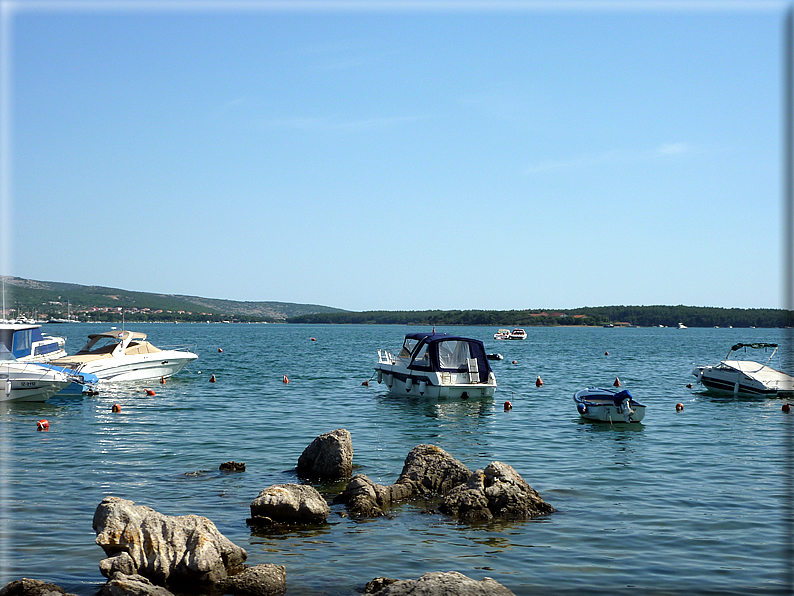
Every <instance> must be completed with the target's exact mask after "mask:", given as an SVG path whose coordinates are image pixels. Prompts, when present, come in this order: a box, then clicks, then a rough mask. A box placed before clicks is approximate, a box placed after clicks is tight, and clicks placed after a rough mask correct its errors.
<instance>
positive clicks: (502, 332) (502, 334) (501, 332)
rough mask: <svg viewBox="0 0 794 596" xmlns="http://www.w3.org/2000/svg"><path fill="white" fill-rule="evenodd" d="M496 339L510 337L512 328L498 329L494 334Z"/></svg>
mask: <svg viewBox="0 0 794 596" xmlns="http://www.w3.org/2000/svg"><path fill="white" fill-rule="evenodd" d="M493 338H494V339H510V329H497V330H496V333H494V334H493Z"/></svg>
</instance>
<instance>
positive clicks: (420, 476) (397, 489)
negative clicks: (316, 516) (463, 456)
mask: <svg viewBox="0 0 794 596" xmlns="http://www.w3.org/2000/svg"><path fill="white" fill-rule="evenodd" d="M470 475H471V472H470V471H469V469H468V468H467V467H466V466H464V465H463V464H462V463H461V462H459V461H458V460H456V459H455V458H453V457H452V456H451V455H449V454H448V453H447V452H446V451H444V450H443V449H441V447H436V446H435V445H417V446H416V447H414V448H413V449H412V450H411V451H410V453H409V454H408V456H407V457H406V458H405V465H404V466H403V471H402V473H401V474H400V477H399V478H398V479H397V482H395V483H394V484H392V485H390V486H384V485H381V484H376V483H374V482H372V481H371V480H370V479H369V478H367V477H366V476H364V475H357V476H355V477H353V479H352V480H351V481H350V482H349V483H348V485H347V486H346V487H345V490H344V491H343V492H342V494H341V495H339V496H338V497H337V498H336V499H335V500H336V501H337V502H340V503H345V504H346V505H347V508H348V510H349V511H350V513H351V515H355V516H359V517H378V516H380V515H384V512H383V510H384V508H387V507H389V506H390V505H392V504H393V503H396V502H397V501H403V500H405V499H410V498H411V497H414V496H416V495H421V494H430V493H444V492H446V491H448V490H451V489H452V488H453V487H455V486H457V485H458V484H462V483H463V482H465V481H466V479H467V478H468V477H469V476H470Z"/></svg>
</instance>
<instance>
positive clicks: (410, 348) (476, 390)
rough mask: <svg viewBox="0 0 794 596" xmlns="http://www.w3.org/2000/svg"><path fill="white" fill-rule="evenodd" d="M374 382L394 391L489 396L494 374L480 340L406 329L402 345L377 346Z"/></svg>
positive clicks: (420, 394)
mask: <svg viewBox="0 0 794 596" xmlns="http://www.w3.org/2000/svg"><path fill="white" fill-rule="evenodd" d="M375 372H376V373H377V376H378V383H386V386H387V387H388V388H389V392H390V393H392V394H394V395H412V396H426V397H431V398H432V397H436V398H437V397H442V398H443V397H459V398H463V399H466V398H469V397H493V394H494V391H496V375H494V373H493V371H492V370H491V366H490V364H489V363H488V357H487V355H486V353H485V347H484V346H483V343H482V342H481V341H480V340H478V339H471V338H467V337H459V336H455V335H447V334H446V333H409V334H407V335H406V336H405V340H404V341H403V346H402V349H401V350H400V352H399V353H397V354H396V355H395V354H392V353H391V352H389V351H387V350H378V362H377V364H376V365H375Z"/></svg>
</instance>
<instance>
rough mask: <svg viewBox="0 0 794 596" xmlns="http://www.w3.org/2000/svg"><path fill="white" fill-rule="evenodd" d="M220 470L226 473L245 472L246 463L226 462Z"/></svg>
mask: <svg viewBox="0 0 794 596" xmlns="http://www.w3.org/2000/svg"><path fill="white" fill-rule="evenodd" d="M219 469H220V470H222V471H224V472H245V462H236V461H226V462H223V463H222V464H221V465H220V468H219Z"/></svg>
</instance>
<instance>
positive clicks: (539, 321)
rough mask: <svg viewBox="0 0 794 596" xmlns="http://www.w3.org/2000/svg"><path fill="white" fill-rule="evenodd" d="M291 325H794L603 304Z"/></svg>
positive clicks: (754, 312) (351, 316)
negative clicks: (574, 307)
mask: <svg viewBox="0 0 794 596" xmlns="http://www.w3.org/2000/svg"><path fill="white" fill-rule="evenodd" d="M287 322H288V323H312V324H391V325H485V326H492V327H534V326H560V325H581V326H601V325H609V324H614V325H633V326H638V327H657V326H665V327H675V326H677V325H678V324H679V323H683V324H684V325H686V326H687V327H792V326H794V311H790V310H782V309H769V308H759V309H742V308H719V307H704V306H683V305H679V306H599V307H584V308H577V309H571V310H560V311H542V310H508V311H505V310H422V311H363V312H335V313H314V314H305V315H300V316H296V317H291V318H289V319H287Z"/></svg>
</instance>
